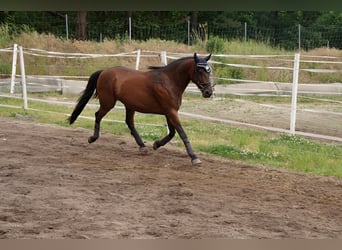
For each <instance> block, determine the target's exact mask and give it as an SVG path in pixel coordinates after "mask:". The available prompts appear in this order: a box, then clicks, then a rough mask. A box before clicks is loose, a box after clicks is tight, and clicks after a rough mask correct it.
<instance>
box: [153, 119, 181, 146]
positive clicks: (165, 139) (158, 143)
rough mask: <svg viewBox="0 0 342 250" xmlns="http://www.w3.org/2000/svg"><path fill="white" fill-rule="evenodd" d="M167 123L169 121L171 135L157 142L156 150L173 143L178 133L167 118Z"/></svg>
mask: <svg viewBox="0 0 342 250" xmlns="http://www.w3.org/2000/svg"><path fill="white" fill-rule="evenodd" d="M166 121H167V126H168V128H169V134H168V135H166V136H165V137H164V138H163V139H161V140H158V141H155V142H154V143H153V149H154V150H156V149H158V148H159V147H162V146H164V145H165V144H166V143H168V142H169V141H171V139H172V138H173V137H174V136H175V133H176V130H175V127H174V126H173V125H172V124H171V123H170V121H169V119H168V118H167V117H166Z"/></svg>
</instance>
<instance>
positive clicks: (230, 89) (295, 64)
mask: <svg viewBox="0 0 342 250" xmlns="http://www.w3.org/2000/svg"><path fill="white" fill-rule="evenodd" d="M1 52H2V53H12V54H13V56H12V74H11V77H10V82H9V84H10V91H9V92H10V95H8V96H9V97H11V96H13V94H14V92H15V87H16V85H18V84H19V83H20V84H19V85H21V93H22V98H23V107H24V109H28V101H27V100H28V97H27V89H31V90H32V88H33V86H34V85H39V86H44V85H45V86H47V83H48V82H49V81H50V82H52V85H53V84H54V85H55V88H56V89H57V90H60V91H61V92H73V93H79V92H81V91H82V90H83V89H84V87H85V84H86V79H87V78H88V77H89V76H82V75H81V76H73V77H71V76H65V75H64V76H63V75H59V76H47V75H45V76H32V75H26V74H25V62H24V55H26V56H34V57H50V58H65V59H75V58H77V59H80V60H82V59H90V58H108V57H132V58H136V61H135V62H136V63H135V69H137V70H138V69H139V68H140V60H141V58H142V57H147V58H151V57H155V58H159V60H160V64H162V65H165V64H167V61H168V60H169V59H170V60H173V59H177V58H180V57H183V56H191V55H193V54H192V53H191V54H190V53H189V54H184V53H170V52H165V51H162V52H155V51H141V50H136V51H133V52H129V53H118V54H84V53H64V52H53V51H45V50H40V49H28V48H23V47H22V46H17V45H16V44H15V45H14V46H13V48H7V49H1V50H0V53H1ZM18 54H19V66H20V75H17V74H16V71H17V70H16V67H17V55H18ZM306 57H307V56H306ZM218 58H244V59H249V60H264V59H272V62H281V63H287V64H290V65H291V67H289V66H258V65H255V64H253V63H250V64H241V63H222V62H220V61H219V60H218ZM329 59H333V60H331V61H330V60H329ZM301 62H309V63H313V64H318V63H320V64H336V65H342V59H341V58H336V57H328V56H325V57H318V60H313V58H310V57H309V58H308V59H302V58H301V55H300V54H298V53H296V54H294V55H223V54H216V55H213V56H212V59H211V61H210V63H211V64H213V65H223V66H229V67H236V68H252V69H272V70H280V71H292V82H273V81H258V80H253V79H237V78H229V77H225V76H222V75H220V76H218V75H214V76H213V77H212V78H213V80H214V81H217V80H220V81H229V82H235V83H239V84H230V85H227V86H225V87H224V86H222V85H217V86H216V93H218V94H219V93H228V94H240V95H243V94H255V93H259V94H260V93H263V94H269V93H275V94H277V93H282V94H284V93H288V94H289V95H291V96H292V102H291V112H290V126H289V127H290V129H289V130H287V129H282V128H270V127H268V126H256V125H255V124H244V125H247V126H248V125H250V126H252V127H259V128H264V129H269V130H275V131H282V132H287V133H291V134H304V135H307V136H312V137H319V138H325V139H331V140H335V141H342V138H340V137H332V136H324V135H314V134H309V133H303V132H301V131H296V111H297V96H298V90H299V91H300V92H301V91H302V92H305V91H306V92H307V93H309V92H311V93H320V91H322V93H323V94H334V95H336V94H338V95H342V84H341V83H335V84H330V85H328V84H321V86H322V87H323V88H321V90H320V89H318V90H317V85H315V86H313V85H312V84H311V85H310V84H299V85H298V79H299V74H300V72H301V71H307V72H313V73H322V74H326V73H341V72H342V70H341V69H333V70H332V69H315V68H306V69H304V68H300V63H301ZM214 74H215V72H214ZM18 78H19V79H20V81H18V80H17V79H18ZM66 78H68V79H66ZM70 78H74V79H77V80H70ZM80 79H83V80H80ZM2 82H3V83H4V81H2ZM5 82H6V81H5ZM27 85H29V87H27ZM50 85H51V84H50ZM252 85H253V87H252ZM310 86H311V87H312V88H311V89H308V87H310ZM327 86H328V87H329V88H327ZM322 89H323V90H322ZM187 91H198V90H196V89H195V88H194V87H192V86H189V87H188V89H187ZM317 91H318V92H317ZM1 96H2V97H4V96H6V95H5V94H3V95H1ZM0 105H1V104H0ZM183 115H188V116H193V117H198V118H202V119H208V120H218V121H221V122H222V121H223V122H225V121H224V120H222V119H216V118H215V117H205V116H198V115H196V114H188V113H185V112H184V113H183ZM338 115H341V114H338ZM226 122H228V123H229V122H230V123H239V122H236V121H235V122H234V121H228V120H226Z"/></svg>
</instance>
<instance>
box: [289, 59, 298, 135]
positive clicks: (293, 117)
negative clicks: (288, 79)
mask: <svg viewBox="0 0 342 250" xmlns="http://www.w3.org/2000/svg"><path fill="white" fill-rule="evenodd" d="M299 60H300V54H299V53H296V54H295V58H294V64H293V84H292V103H291V119H290V133H291V134H292V135H294V134H295V132H296V112H297V93H298V75H299Z"/></svg>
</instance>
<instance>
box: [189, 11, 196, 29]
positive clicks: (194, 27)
mask: <svg viewBox="0 0 342 250" xmlns="http://www.w3.org/2000/svg"><path fill="white" fill-rule="evenodd" d="M197 18H198V11H192V12H191V17H190V23H191V30H197V27H198V22H197Z"/></svg>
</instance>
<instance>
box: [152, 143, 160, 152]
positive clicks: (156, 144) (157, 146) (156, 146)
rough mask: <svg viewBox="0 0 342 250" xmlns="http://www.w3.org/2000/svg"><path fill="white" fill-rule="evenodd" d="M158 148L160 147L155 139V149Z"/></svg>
mask: <svg viewBox="0 0 342 250" xmlns="http://www.w3.org/2000/svg"><path fill="white" fill-rule="evenodd" d="M158 148H159V145H158V142H157V141H155V142H154V143H153V149H154V150H157V149H158Z"/></svg>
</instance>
